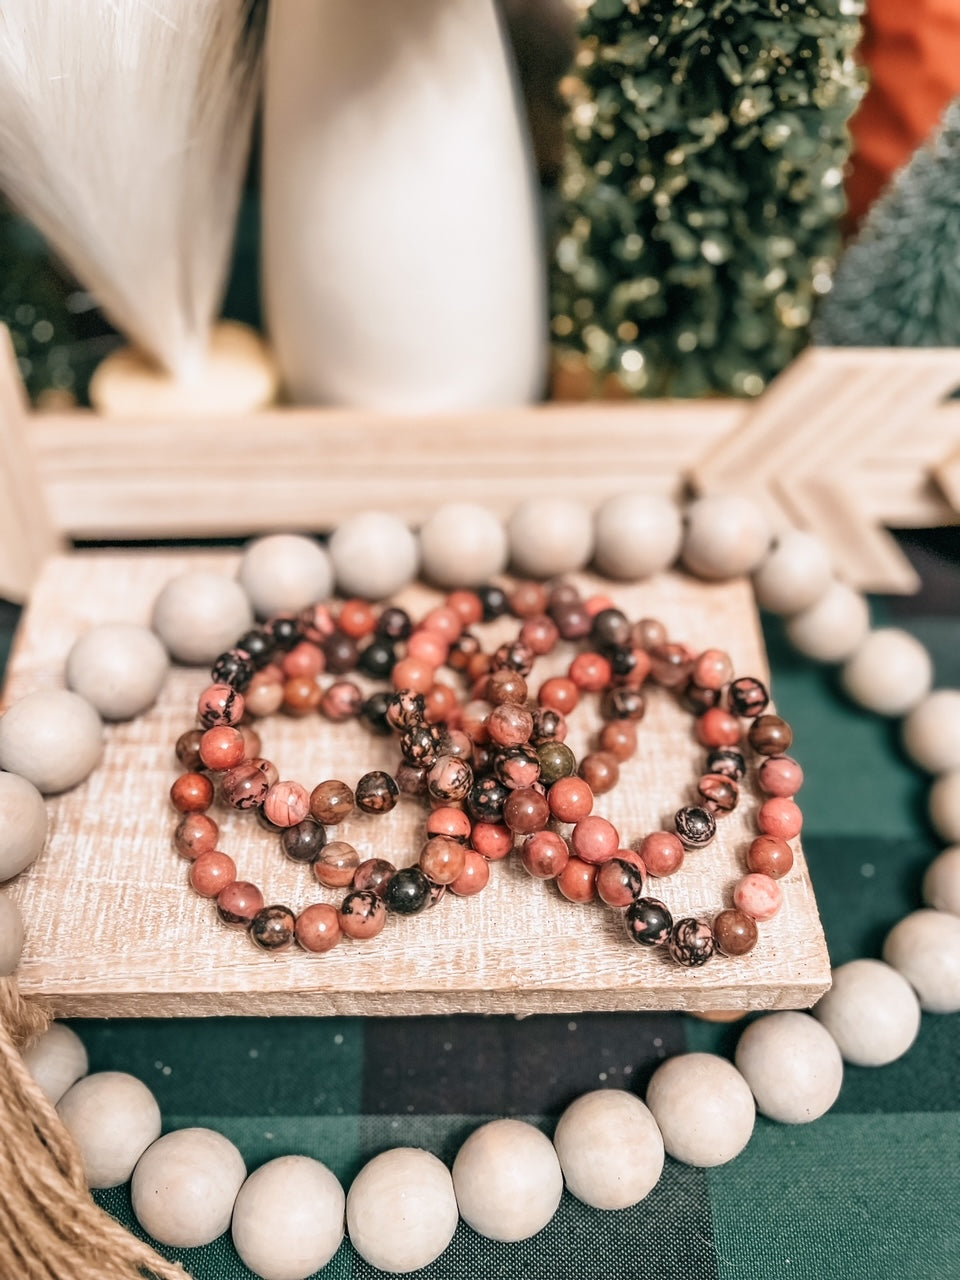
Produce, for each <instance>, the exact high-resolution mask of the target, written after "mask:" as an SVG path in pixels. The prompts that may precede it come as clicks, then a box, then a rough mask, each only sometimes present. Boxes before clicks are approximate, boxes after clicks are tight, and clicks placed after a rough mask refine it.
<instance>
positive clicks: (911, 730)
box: [903, 689, 960, 773]
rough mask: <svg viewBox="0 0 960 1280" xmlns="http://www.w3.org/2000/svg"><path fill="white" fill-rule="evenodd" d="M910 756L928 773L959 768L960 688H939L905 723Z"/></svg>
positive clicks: (905, 748)
mask: <svg viewBox="0 0 960 1280" xmlns="http://www.w3.org/2000/svg"><path fill="white" fill-rule="evenodd" d="M903 746H904V750H905V751H906V753H907V755H908V756H909V757H910V759H911V760H912V761H913V762H914V764H918V765H919V766H920V768H921V769H926V770H927V772H928V773H945V772H946V771H947V770H949V769H960V689H937V690H935V691H934V692H933V693H930V694H928V695H927V696H926V697H925V698H924V699H923V701H922V702H920V703H919V704H918V705H917V706H915V707H914V708H913V710H912V711H911V712H910V714H909V715H908V716H907V718H906V720H905V721H904V722H903Z"/></svg>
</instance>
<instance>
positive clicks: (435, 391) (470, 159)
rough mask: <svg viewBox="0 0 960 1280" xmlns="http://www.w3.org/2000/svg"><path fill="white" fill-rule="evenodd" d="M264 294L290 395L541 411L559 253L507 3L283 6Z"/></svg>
mask: <svg viewBox="0 0 960 1280" xmlns="http://www.w3.org/2000/svg"><path fill="white" fill-rule="evenodd" d="M262 201H263V220H264V229H263V294H264V304H265V308H266V315H267V322H268V327H269V330H270V334H271V337H272V340H273V343H274V346H275V349H276V354H277V358H278V361H279V365H280V372H281V378H282V379H283V382H284V385H285V388H286V393H287V395H288V396H289V398H291V399H293V400H295V401H299V402H306V403H335V404H345V405H354V406H358V407H364V408H372V409H379V410H387V411H396V412H403V413H419V412H431V411H443V410H452V409H473V408H488V407H498V406H503V405H510V404H519V403H524V402H527V401H530V400H534V399H537V398H539V396H540V394H541V392H542V389H543V384H544V378H545V365H546V356H547V318H546V286H545V280H544V270H545V266H544V250H543V245H542V236H541V227H540V215H539V209H538V202H537V196H536V186H535V180H534V173H533V164H532V158H531V154H530V150H529V146H528V143H527V137H526V121H525V119H524V116H523V109H522V104H521V103H520V100H519V96H518V93H517V90H516V85H515V83H514V78H513V71H512V62H511V54H510V50H509V49H508V48H507V47H506V45H505V38H504V34H503V32H502V30H501V28H500V24H499V21H498V18H497V14H496V11H495V8H494V4H493V0H272V3H271V5H270V18H269V31H268V36H267V62H266V87H265V106H264V137H263V192H262Z"/></svg>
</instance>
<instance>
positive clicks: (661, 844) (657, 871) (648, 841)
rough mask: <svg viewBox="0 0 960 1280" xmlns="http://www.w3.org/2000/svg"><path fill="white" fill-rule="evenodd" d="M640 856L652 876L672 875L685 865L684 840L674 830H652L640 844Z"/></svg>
mask: <svg viewBox="0 0 960 1280" xmlns="http://www.w3.org/2000/svg"><path fill="white" fill-rule="evenodd" d="M640 857H641V858H642V859H643V864H644V866H645V867H646V868H647V871H648V872H649V873H650V875H652V876H672V875H673V873H674V872H675V871H679V869H680V867H681V866H682V865H683V842H682V841H681V839H680V837H679V836H676V835H674V834H673V832H672V831H651V832H650V834H649V835H648V836H644V838H643V841H642V842H641V844H640Z"/></svg>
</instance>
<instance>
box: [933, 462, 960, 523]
mask: <svg viewBox="0 0 960 1280" xmlns="http://www.w3.org/2000/svg"><path fill="white" fill-rule="evenodd" d="M936 478H937V481H938V482H939V484H940V488H941V489H942V490H943V492H944V494H945V495H946V498H947V501H948V502H949V503H950V506H951V508H952V510H953V511H955V512H956V513H957V515H958V516H960V448H958V449H956V450H955V451H954V452H953V453H950V454H949V455H948V456H947V457H946V458H945V459H944V460H943V462H941V463H940V465H939V467H937V470H936Z"/></svg>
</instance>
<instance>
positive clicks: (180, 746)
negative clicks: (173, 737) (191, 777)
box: [173, 729, 203, 773]
mask: <svg viewBox="0 0 960 1280" xmlns="http://www.w3.org/2000/svg"><path fill="white" fill-rule="evenodd" d="M202 737H203V730H202V729H188V730H187V732H186V733H181V735H180V737H179V738H178V739H177V741H176V745H175V746H174V748H173V750H174V754H175V755H176V757H177V759H178V760H179V761H180V763H181V764H182V765H183V767H184V769H186V770H187V772H188V773H196V771H197V770H198V769H202V768H203V761H202V760H201V759H200V739H201V738H202Z"/></svg>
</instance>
